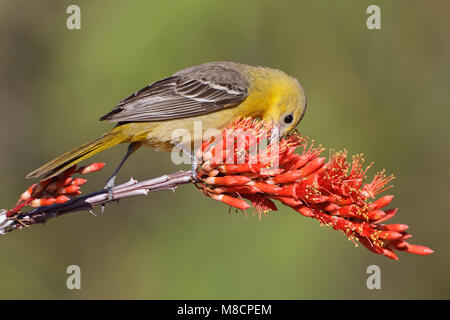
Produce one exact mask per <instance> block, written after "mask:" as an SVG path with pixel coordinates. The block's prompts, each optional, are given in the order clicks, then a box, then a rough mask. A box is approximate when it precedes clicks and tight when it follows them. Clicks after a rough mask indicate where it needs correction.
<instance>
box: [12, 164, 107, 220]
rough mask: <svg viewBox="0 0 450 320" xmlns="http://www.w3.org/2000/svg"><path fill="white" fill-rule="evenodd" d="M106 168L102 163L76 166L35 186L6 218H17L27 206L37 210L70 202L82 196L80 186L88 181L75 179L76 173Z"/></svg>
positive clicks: (26, 192)
mask: <svg viewBox="0 0 450 320" xmlns="http://www.w3.org/2000/svg"><path fill="white" fill-rule="evenodd" d="M104 166H105V164H104V163H101V162H96V163H93V164H90V165H87V166H84V167H80V168H78V169H77V167H76V166H73V167H71V168H69V169H67V170H65V171H64V172H62V173H60V174H59V175H57V176H55V177H52V178H49V179H45V180H41V181H40V182H39V183H36V184H33V185H32V186H31V187H29V188H28V189H27V190H26V191H25V192H23V193H22V194H21V195H20V198H19V201H18V202H17V204H16V206H15V207H14V208H13V209H11V210H9V211H7V212H6V213H5V214H6V217H7V218H11V217H14V216H16V215H17V214H18V213H20V212H21V210H22V209H23V208H24V207H26V206H30V207H33V208H37V207H44V206H50V205H52V204H55V203H64V202H67V201H69V200H70V199H71V198H73V197H76V196H78V195H80V194H81V191H80V186H81V185H83V184H84V183H86V181H87V180H86V179H82V178H73V177H72V176H73V175H74V174H75V173H80V174H87V173H90V172H95V171H98V170H101V169H102V168H103V167H104Z"/></svg>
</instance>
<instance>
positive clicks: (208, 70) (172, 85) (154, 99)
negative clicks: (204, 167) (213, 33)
mask: <svg viewBox="0 0 450 320" xmlns="http://www.w3.org/2000/svg"><path fill="white" fill-rule="evenodd" d="M247 91H248V81H247V79H246V77H245V76H244V75H243V74H242V73H240V72H238V70H236V68H232V67H231V68H230V67H225V66H222V65H211V64H207V65H200V66H196V67H191V68H188V69H185V70H182V71H180V72H178V73H175V74H174V75H173V76H171V77H169V78H166V79H163V80H161V81H158V82H155V83H152V84H150V85H149V86H147V87H145V88H143V89H141V90H140V91H138V92H136V93H134V94H132V95H131V96H129V97H128V98H125V99H123V100H122V101H120V102H119V104H118V105H117V107H115V108H114V109H113V110H112V111H111V112H109V113H108V114H106V115H104V116H103V117H101V118H100V120H107V121H111V122H139V121H142V122H151V121H164V120H170V119H180V118H186V117H192V116H199V115H203V114H207V113H210V112H214V111H216V110H220V109H223V108H226V107H233V106H236V105H238V104H239V103H241V102H242V101H243V100H245V98H246V97H247Z"/></svg>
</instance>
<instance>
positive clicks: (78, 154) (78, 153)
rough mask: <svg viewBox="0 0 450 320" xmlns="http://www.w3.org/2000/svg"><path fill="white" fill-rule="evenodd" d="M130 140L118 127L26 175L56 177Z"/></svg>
mask: <svg viewBox="0 0 450 320" xmlns="http://www.w3.org/2000/svg"><path fill="white" fill-rule="evenodd" d="M129 140H130V138H129V137H128V136H126V135H124V134H123V133H122V132H121V131H120V130H117V127H116V129H115V130H113V131H111V132H110V133H106V134H104V135H103V136H102V137H100V138H98V139H96V140H94V141H91V142H88V143H85V144H83V145H81V146H79V147H78V148H75V149H73V150H71V151H69V152H66V153H64V154H63V155H61V156H59V157H57V158H56V159H53V160H52V161H50V162H48V163H46V164H44V165H43V166H42V167H40V168H38V169H36V170H34V171H32V172H30V173H29V174H27V176H26V177H27V178H37V177H40V176H42V175H45V178H51V177H54V176H56V175H58V174H60V173H61V172H63V171H65V170H66V169H68V168H70V167H72V166H73V165H75V164H77V163H78V162H80V161H83V160H84V159H87V158H90V157H92V156H93V155H95V154H97V153H99V152H102V151H104V150H106V149H109V148H111V147H113V146H115V145H117V144H120V143H123V142H127V141H129Z"/></svg>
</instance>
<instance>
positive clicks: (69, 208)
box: [0, 171, 193, 233]
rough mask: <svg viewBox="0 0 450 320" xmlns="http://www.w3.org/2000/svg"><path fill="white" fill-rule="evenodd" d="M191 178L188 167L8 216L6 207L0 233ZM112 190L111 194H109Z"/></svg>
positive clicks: (1, 213) (171, 187)
mask: <svg viewBox="0 0 450 320" xmlns="http://www.w3.org/2000/svg"><path fill="white" fill-rule="evenodd" d="M190 182H193V178H192V172H191V171H179V172H175V173H172V174H168V175H163V176H161V177H157V178H153V179H148V180H144V181H141V182H138V181H136V180H134V179H133V178H131V179H130V180H129V181H127V182H125V183H122V184H120V185H117V186H115V187H114V188H113V189H112V190H111V191H112V193H111V192H110V193H109V194H108V190H101V191H96V192H92V193H90V194H87V195H84V196H80V197H76V198H73V199H71V200H69V201H67V202H65V203H61V204H53V205H50V206H46V207H39V208H35V209H32V210H29V211H25V212H20V213H19V214H18V215H16V216H14V217H11V218H8V217H7V216H6V211H5V210H2V211H0V233H5V232H10V231H13V230H16V229H21V228H22V227H24V226H30V225H32V224H36V223H45V222H46V221H47V220H48V219H50V218H55V217H58V216H60V215H63V214H66V213H70V212H76V211H84V210H89V211H91V210H92V209H93V208H94V207H95V206H98V205H101V206H104V205H105V204H106V203H109V202H112V201H118V200H120V199H123V198H127V197H132V196H137V195H147V194H148V193H149V192H154V191H162V190H172V191H175V189H176V188H177V187H178V186H179V185H181V184H186V183H190ZM110 194H112V198H111V197H110Z"/></svg>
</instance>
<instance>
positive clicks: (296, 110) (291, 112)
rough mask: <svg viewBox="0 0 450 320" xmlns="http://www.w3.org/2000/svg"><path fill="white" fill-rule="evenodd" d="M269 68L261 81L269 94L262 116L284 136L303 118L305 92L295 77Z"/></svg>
mask: <svg viewBox="0 0 450 320" xmlns="http://www.w3.org/2000/svg"><path fill="white" fill-rule="evenodd" d="M269 70H270V71H268V72H265V77H263V79H264V80H263V82H264V83H261V84H262V86H261V87H264V91H265V92H266V94H267V93H268V94H269V99H267V98H266V107H265V108H264V112H263V114H262V118H263V119H264V120H266V121H271V122H273V123H274V124H275V125H276V126H277V127H278V129H279V134H280V136H284V135H286V134H288V133H289V132H291V131H292V130H293V129H295V127H296V126H297V125H298V123H299V122H300V120H301V119H302V118H303V115H304V114H305V111H306V94H305V91H304V90H303V88H302V86H301V85H300V83H299V82H298V81H297V79H295V78H293V77H290V76H288V75H287V74H285V73H284V72H282V71H279V70H274V69H269ZM266 97H267V96H266Z"/></svg>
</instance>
